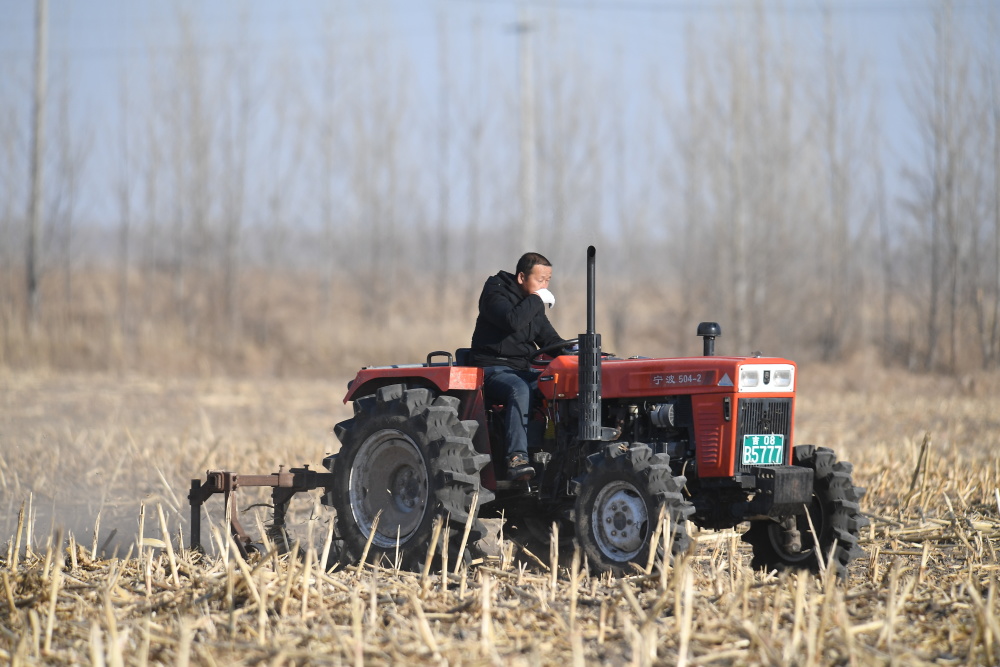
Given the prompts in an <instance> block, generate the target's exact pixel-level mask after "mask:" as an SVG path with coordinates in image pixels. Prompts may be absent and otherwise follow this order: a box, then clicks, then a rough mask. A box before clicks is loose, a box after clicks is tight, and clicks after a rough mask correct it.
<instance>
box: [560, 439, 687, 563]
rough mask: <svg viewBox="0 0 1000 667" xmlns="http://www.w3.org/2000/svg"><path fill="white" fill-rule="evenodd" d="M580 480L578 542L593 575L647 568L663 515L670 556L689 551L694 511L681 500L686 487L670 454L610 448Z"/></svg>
mask: <svg viewBox="0 0 1000 667" xmlns="http://www.w3.org/2000/svg"><path fill="white" fill-rule="evenodd" d="M587 467H588V472H587V474H586V475H584V476H583V477H582V478H581V479H579V480H578V482H579V486H578V489H579V491H578V495H577V499H576V536H577V540H578V541H579V543H580V546H581V548H582V549H583V551H584V554H585V555H586V556H587V559H588V561H589V563H590V567H591V569H593V570H595V571H598V572H607V571H611V572H614V573H615V574H623V573H625V572H627V571H628V570H627V568H628V566H629V563H635V564H637V565H639V566H640V567H645V565H646V563H647V561H648V559H649V553H650V551H649V550H650V549H651V548H659V547H660V545H659V544H656V545H653V544H651V542H652V537H653V534H654V532H655V530H656V523H657V521H658V518H659V516H660V509H661V508H663V510H664V511H665V512H666V516H669V518H670V523H669V525H670V532H671V535H670V538H671V543H672V548H671V555H678V554H680V553H683V552H685V551H687V548H688V544H689V542H690V538H689V537H688V534H687V526H686V523H685V522H686V520H687V518H688V517H689V516H690V515H691V514H693V513H694V506H693V505H692V504H691V503H690V502H689V501H687V500H686V499H685V498H684V497H683V495H682V494H681V491H682V489H683V488H684V484H685V482H686V480H685V478H684V477H681V476H677V477H675V476H674V475H673V474H672V472H671V470H670V460H669V457H667V456H666V455H665V454H654V453H653V451H652V450H651V449H650V448H649V446H648V445H644V444H640V443H636V444H632V445H627V444H609V445H607V446H606V447H605V449H604V450H603V451H601V452H599V453H597V454H594V455H592V456H591V457H590V458H589V459H588V460H587Z"/></svg>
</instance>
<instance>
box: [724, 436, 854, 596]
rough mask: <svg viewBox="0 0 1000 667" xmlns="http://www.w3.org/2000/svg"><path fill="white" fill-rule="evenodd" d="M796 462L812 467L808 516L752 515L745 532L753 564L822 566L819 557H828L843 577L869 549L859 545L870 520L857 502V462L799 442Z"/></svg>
mask: <svg viewBox="0 0 1000 667" xmlns="http://www.w3.org/2000/svg"><path fill="white" fill-rule="evenodd" d="M792 463H793V465H797V466H803V467H806V468H810V469H812V471H813V475H814V478H813V497H812V502H811V503H810V504H809V507H808V516H807V515H806V513H805V512H803V513H802V514H799V515H796V516H794V517H790V518H788V519H785V520H784V521H781V522H778V521H774V520H760V521H752V522H751V523H750V529H749V530H747V532H745V533H744V534H743V541H744V542H747V543H749V544H750V545H751V546H752V547H753V560H752V561H751V566H752V567H753V568H754V569H764V570H768V571H770V570H785V569H808V570H811V571H813V572H819V571H820V559H822V560H823V561H824V562H825V561H826V560H827V559H828V558H829V559H830V560H831V562H830V563H829V567H832V568H834V570H835V572H836V574H837V577H839V578H841V579H843V578H844V577H846V576H847V564H848V563H849V562H850V561H851V560H852V559H854V558H856V557H858V556H861V555H863V553H864V552H863V551H862V550H861V547H859V546H858V534H859V532H860V531H861V529H862V528H863V527H865V526H867V525H868V519H866V518H865V517H864V516H863V515H862V514H861V510H860V508H859V507H858V502H859V501H860V500H861V498H862V497H863V496H864V494H865V490H864V489H862V488H860V487H857V486H854V482H853V481H852V480H851V472H852V470H853V466H852V465H851V464H850V463H847V462H845V461H837V459H836V456H835V455H834V453H833V450H830V449H827V448H825V447H814V446H813V445H801V446H799V447H796V448H795V449H794V450H793V452H792ZM810 522H811V523H812V529H810ZM813 530H815V534H814V533H813V532H812V531H813ZM817 537H818V540H819V541H818V547H819V553H817ZM831 553H832V557H831Z"/></svg>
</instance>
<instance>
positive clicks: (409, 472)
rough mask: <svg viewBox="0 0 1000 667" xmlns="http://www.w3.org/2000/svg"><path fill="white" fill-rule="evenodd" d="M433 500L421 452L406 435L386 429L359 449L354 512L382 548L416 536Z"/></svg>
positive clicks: (353, 474)
mask: <svg viewBox="0 0 1000 667" xmlns="http://www.w3.org/2000/svg"><path fill="white" fill-rule="evenodd" d="M428 496H429V478H428V474H427V465H426V463H425V461H424V457H423V453H422V452H421V450H420V448H419V447H417V445H416V443H414V442H413V440H412V439H410V437H409V436H407V435H406V434H405V433H403V432H401V431H397V430H393V429H387V430H384V431H379V432H377V433H373V434H372V435H371V436H370V437H369V438H368V439H367V440H366V441H365V442H364V443H363V444H362V445H361V448H360V449H359V450H358V454H357V456H356V457H355V459H354V465H353V469H352V470H351V488H350V498H351V511H352V512H353V513H354V519H355V521H356V523H357V525H358V526H359V527H360V528H361V529H362V531H363V532H364V533H365V534H366V535H371V529H372V524H374V522H375V516H376V515H377V514H378V512H379V510H381V511H382V515H381V516H380V517H379V523H378V528H377V529H376V531H375V535H374V537H373V538H372V543H373V544H375V545H376V546H379V547H382V548H390V547H393V546H395V544H396V540H397V539H398V540H399V543H400V544H405V543H406V541H407V540H408V539H409V538H410V537H411V536H412V535H413V534H414V533H415V532H416V531H417V529H418V528H419V527H420V524H421V522H422V521H423V518H424V513H425V511H426V509H427V504H428Z"/></svg>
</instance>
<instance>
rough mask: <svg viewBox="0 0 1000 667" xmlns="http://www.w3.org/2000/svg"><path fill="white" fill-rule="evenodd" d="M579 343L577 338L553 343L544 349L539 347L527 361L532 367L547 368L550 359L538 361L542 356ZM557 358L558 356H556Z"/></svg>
mask: <svg viewBox="0 0 1000 667" xmlns="http://www.w3.org/2000/svg"><path fill="white" fill-rule="evenodd" d="M579 342H580V339H579V338H570V339H569V340H564V341H561V342H559V343H553V344H552V345H546V346H545V347H540V348H538V349H537V350H535V353H534V354H532V355H531V358H530V359H529V360H528V363H530V364H531V365H532V366H548V365H549V363H551V361H552V360H551V359H539V357H541V356H543V355H546V354H548V355H551V354H552V353H553V352H557V351H559V350H562V349H563V348H566V347H569V346H570V345H576V344H578V343H579ZM556 356H558V355H556Z"/></svg>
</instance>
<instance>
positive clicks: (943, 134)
mask: <svg viewBox="0 0 1000 667" xmlns="http://www.w3.org/2000/svg"><path fill="white" fill-rule="evenodd" d="M932 30H933V40H932V41H931V48H930V49H926V48H924V47H925V42H923V41H921V42H920V46H919V47H917V46H916V44H914V47H913V49H912V51H913V52H914V53H915V55H914V57H913V62H914V63H915V64H914V66H913V68H914V69H913V76H914V80H913V84H912V87H911V89H910V91H909V93H910V96H909V104H910V109H911V111H912V113H913V115H914V118H915V120H916V122H917V125H918V127H919V131H920V135H921V139H922V143H923V147H924V163H923V164H922V165H921V170H920V171H916V172H914V171H911V172H909V173H908V178H909V180H910V182H911V184H912V188H913V194H912V197H911V199H910V201H909V202H908V203H909V207H910V210H911V211H912V212H913V214H914V216H916V217H917V219H918V221H919V222H920V223H921V224H922V225H923V233H924V236H923V239H924V244H925V248H926V253H927V255H928V257H927V269H928V271H927V274H926V275H927V297H926V298H927V308H926V311H925V313H926V315H925V336H926V338H925V352H924V361H923V365H924V367H925V368H927V369H931V368H934V367H936V366H937V364H938V360H939V353H940V348H941V344H942V340H941V338H942V334H944V336H945V339H944V341H943V342H944V344H945V346H946V348H945V349H946V351H947V359H946V364H947V367H948V368H949V369H951V370H955V369H956V367H957V364H958V346H959V326H960V318H961V311H962V304H961V299H962V296H961V295H962V292H963V286H964V284H965V281H966V280H967V277H966V271H967V268H966V267H967V266H968V261H969V252H970V250H971V248H970V246H969V243H968V240H969V239H970V238H971V234H970V228H969V225H970V224H971V221H972V220H974V216H975V212H974V210H973V209H974V198H975V196H976V195H975V193H974V192H973V191H971V190H970V186H972V187H973V188H974V187H975V186H974V182H975V178H974V173H973V172H974V163H973V160H972V152H971V151H972V143H971V142H972V141H973V134H972V132H971V131H972V127H973V124H974V123H973V116H974V115H975V102H974V99H973V98H972V97H971V96H970V90H971V88H970V75H971V72H970V55H969V51H968V46H967V43H966V42H964V41H963V40H962V38H961V36H960V34H959V31H958V28H957V26H956V23H955V15H954V7H953V3H952V2H950V1H945V2H942V3H941V4H940V5H939V6H938V8H937V10H936V11H935V15H934V18H933V27H932ZM942 318H944V321H942Z"/></svg>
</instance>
